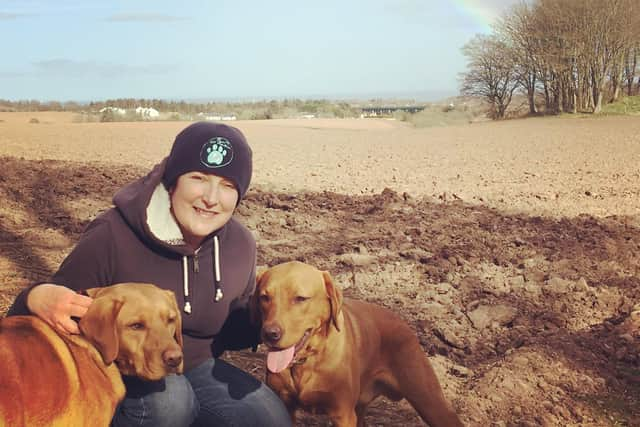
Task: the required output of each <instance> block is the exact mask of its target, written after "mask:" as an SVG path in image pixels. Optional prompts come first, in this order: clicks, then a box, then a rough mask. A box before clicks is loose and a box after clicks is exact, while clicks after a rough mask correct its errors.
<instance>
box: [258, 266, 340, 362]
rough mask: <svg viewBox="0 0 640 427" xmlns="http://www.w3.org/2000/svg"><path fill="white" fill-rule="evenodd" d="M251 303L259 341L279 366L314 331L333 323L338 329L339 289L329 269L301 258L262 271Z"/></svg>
mask: <svg viewBox="0 0 640 427" xmlns="http://www.w3.org/2000/svg"><path fill="white" fill-rule="evenodd" d="M251 305H252V312H253V317H254V319H256V320H257V322H259V323H260V324H261V337H262V342H263V343H264V344H265V345H267V347H269V349H270V350H271V352H272V353H273V354H276V353H277V354H279V356H278V357H281V359H280V361H281V363H280V368H282V366H284V365H288V364H289V363H290V362H291V360H293V357H295V355H296V354H297V353H299V352H301V351H303V350H304V348H305V346H306V344H307V343H308V342H309V340H310V339H311V337H312V336H314V335H315V334H323V335H327V334H328V333H329V332H330V328H332V327H333V328H336V329H337V330H338V331H339V330H340V329H339V315H340V310H341V307H342V293H341V291H340V289H339V288H338V287H336V286H335V285H334V284H333V281H332V280H331V276H330V275H329V273H328V272H326V271H320V270H318V269H316V268H314V267H312V266H310V265H308V264H304V263H301V262H297V261H292V262H287V263H284V264H279V265H277V266H275V267H272V268H269V269H268V270H265V271H263V272H261V273H260V274H259V275H258V277H257V285H256V291H255V293H254V295H253V300H252V304H251ZM275 357H276V356H274V358H275ZM268 361H269V359H268ZM268 367H269V369H270V370H271V371H275V370H276V369H279V368H276V367H275V365H274V366H273V367H271V366H268ZM285 367H286V366H285ZM282 369H284V368H282ZM280 370H281V369H280Z"/></svg>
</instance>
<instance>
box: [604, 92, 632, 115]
mask: <svg viewBox="0 0 640 427" xmlns="http://www.w3.org/2000/svg"><path fill="white" fill-rule="evenodd" d="M602 114H608V115H637V114H640V95H636V96H625V97H624V98H622V99H620V100H618V101H616V102H614V103H613V104H607V105H605V106H604V107H602Z"/></svg>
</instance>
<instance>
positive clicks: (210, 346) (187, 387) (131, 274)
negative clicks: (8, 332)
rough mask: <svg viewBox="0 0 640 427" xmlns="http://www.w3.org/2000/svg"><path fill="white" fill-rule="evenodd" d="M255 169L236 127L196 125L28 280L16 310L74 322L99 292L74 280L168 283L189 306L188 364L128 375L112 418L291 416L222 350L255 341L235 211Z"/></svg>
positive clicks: (73, 329) (272, 422)
mask: <svg viewBox="0 0 640 427" xmlns="http://www.w3.org/2000/svg"><path fill="white" fill-rule="evenodd" d="M252 168H253V166H252V151H251V148H250V147H249V145H248V143H247V141H246V139H245V137H244V135H243V134H242V133H241V132H240V131H239V130H238V129H236V128H233V127H230V126H226V125H222V124H216V123H212V122H198V123H194V124H191V125H190V126H188V127H186V128H185V129H184V130H183V131H182V132H180V133H179V134H178V135H177V137H176V139H175V141H174V143H173V146H172V149H171V152H170V154H169V156H168V157H167V158H166V159H164V160H163V161H162V162H161V163H160V164H158V165H156V166H155V167H154V168H153V170H151V172H149V174H148V175H146V176H144V177H142V178H140V179H138V180H137V181H134V182H132V183H130V184H128V185H126V186H124V187H123V188H122V189H120V190H119V191H118V192H117V193H116V195H115V196H114V198H113V202H114V205H115V207H114V208H112V209H110V210H108V211H107V212H105V213H104V214H102V215H100V216H98V217H97V218H96V219H95V220H94V221H93V222H92V223H91V224H89V226H88V227H87V230H86V232H85V233H84V235H83V236H82V237H81V239H80V241H79V242H78V244H77V245H76V247H75V248H74V249H73V250H72V251H71V253H70V254H69V256H68V257H67V258H66V259H65V260H64V262H63V263H62V265H61V266H60V268H59V270H58V271H57V272H56V273H55V274H54V275H53V277H52V278H51V281H50V283H45V284H36V285H33V286H32V287H30V288H28V289H26V290H25V291H24V292H22V293H21V294H20V295H19V296H18V298H17V299H16V301H15V303H14V305H13V307H12V308H11V309H10V311H9V314H10V315H13V314H35V315H37V316H39V317H41V318H42V319H43V320H45V321H46V322H48V323H49V324H51V325H52V326H54V327H55V328H57V329H58V330H60V331H62V332H63V333H78V327H77V325H76V323H75V322H74V321H73V320H72V319H71V317H72V316H76V317H82V316H83V315H84V314H85V312H86V311H87V307H88V306H89V305H90V304H91V303H92V301H91V298H89V297H87V296H82V295H79V294H78V293H76V291H82V290H84V289H87V288H93V287H102V286H107V285H110V284H114V283H120V282H147V283H154V284H156V285H158V286H159V287H161V288H164V289H168V290H171V291H173V293H174V294H175V295H176V300H177V302H178V305H179V307H180V308H181V310H182V325H183V334H182V336H183V343H184V349H183V353H184V375H181V376H177V375H168V376H167V377H165V378H163V379H161V380H159V381H140V380H138V379H136V378H132V377H125V386H126V388H127V395H126V396H125V399H124V401H122V403H121V404H120V405H119V406H118V408H117V410H116V414H115V416H114V419H113V423H112V425H115V426H127V425H149V426H165V425H166V426H180V425H191V424H194V423H195V424H198V425H221V426H223V425H229V423H231V424H232V425H234V426H255V425H262V426H287V425H290V419H289V416H288V414H287V412H286V410H285V408H284V405H283V404H282V402H281V401H280V400H279V399H278V397H277V396H276V395H275V394H273V392H272V391H271V390H270V389H269V388H268V387H266V386H265V385H264V384H262V383H260V382H259V381H257V380H256V379H255V378H254V377H252V376H251V375H250V374H248V373H246V372H243V371H241V370H239V369H237V368H235V367H234V366H232V365H230V364H228V363H226V362H224V361H222V360H219V359H217V357H218V356H220V355H221V354H222V353H223V352H224V351H225V350H236V349H242V348H248V347H252V346H256V345H257V343H258V335H259V334H258V331H257V330H256V328H255V327H254V326H253V325H251V324H250V322H249V313H248V301H249V298H250V296H251V295H252V293H253V291H254V289H255V271H256V243H255V240H254V239H253V236H252V234H251V233H250V232H249V230H248V229H246V228H245V227H244V226H243V225H242V224H240V223H239V222H238V221H236V220H235V219H234V218H233V213H234V211H235V208H236V206H237V205H238V203H240V201H241V200H242V198H243V196H244V195H245V193H246V192H247V189H248V187H249V183H250V181H251V175H252ZM130 327H131V329H132V330H134V331H136V330H139V329H140V328H144V325H143V324H141V323H139V322H134V323H132V324H131V325H130ZM219 378H224V381H222V380H220V379H219ZM229 381H231V384H228V383H229ZM158 390H163V391H162V392H159V391H158ZM230 390H233V394H234V395H233V396H231V395H230V394H229V391H230ZM141 414H142V415H141ZM87 421H88V420H87Z"/></svg>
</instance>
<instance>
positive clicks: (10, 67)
mask: <svg viewBox="0 0 640 427" xmlns="http://www.w3.org/2000/svg"><path fill="white" fill-rule="evenodd" d="M516 1H517V0H366V1H365V0H322V1H317V2H307V1H300V0H298V1H296V0H271V1H264V0H219V1H215V0H211V1H205V0H181V1H175V0H173V1H164V0H112V1H93V0H55V1H54V0H0V40H1V43H0V55H1V58H2V60H1V61H0V99H9V100H21V99H36V100H40V101H50V100H57V101H70V100H73V101H92V100H105V99H113V98H162V99H186V100H190V99H265V98H266V99H271V98H283V97H289V98H291V97H298V98H310V97H313V98H351V97H352V98H362V97H366V98H368V97H391V96H399V97H408V98H416V99H424V100H428V98H431V99H438V98H443V97H446V96H450V95H455V94H457V92H458V80H457V77H458V73H460V72H462V71H464V68H465V59H464V57H463V56H462V54H461V52H460V48H461V47H462V45H464V44H465V43H466V42H467V41H468V40H470V39H471V38H472V37H473V36H474V35H475V34H477V33H480V32H488V31H489V27H488V23H489V22H491V21H492V20H493V19H494V18H495V17H497V16H499V15H500V14H501V13H503V12H504V11H505V10H506V8H507V7H508V6H509V5H511V4H514V3H516Z"/></svg>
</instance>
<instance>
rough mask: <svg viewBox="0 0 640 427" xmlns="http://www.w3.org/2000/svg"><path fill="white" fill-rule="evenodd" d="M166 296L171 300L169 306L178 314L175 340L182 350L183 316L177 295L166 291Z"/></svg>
mask: <svg viewBox="0 0 640 427" xmlns="http://www.w3.org/2000/svg"><path fill="white" fill-rule="evenodd" d="M164 292H165V295H166V296H167V299H168V300H169V306H170V307H171V309H172V310H174V311H175V313H176V332H175V333H174V334H173V338H174V339H175V340H176V342H177V343H178V344H179V345H180V348H183V344H182V316H181V315H180V309H179V308H178V303H177V302H176V294H175V293H174V292H173V291H169V290H165V291H164Z"/></svg>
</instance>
